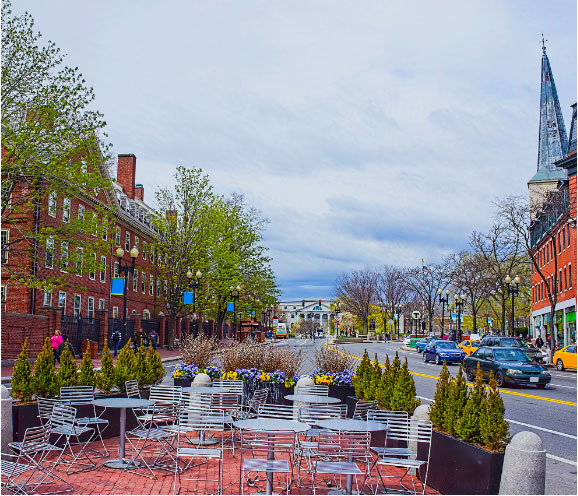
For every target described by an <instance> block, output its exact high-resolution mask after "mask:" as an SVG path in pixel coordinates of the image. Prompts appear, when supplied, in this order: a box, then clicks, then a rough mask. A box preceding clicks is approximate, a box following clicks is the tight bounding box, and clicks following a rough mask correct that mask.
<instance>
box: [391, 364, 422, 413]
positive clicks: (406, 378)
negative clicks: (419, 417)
mask: <svg viewBox="0 0 578 496" xmlns="http://www.w3.org/2000/svg"><path fill="white" fill-rule="evenodd" d="M416 394H417V393H416V390H415V382H414V380H413V377H412V376H411V373H410V372H409V368H408V365H407V358H406V359H405V360H404V362H403V365H402V367H401V369H399V371H398V373H397V377H396V378H395V385H394V387H393V394H392V396H391V401H390V403H389V407H390V408H391V409H392V410H396V411H406V412H408V413H409V414H410V415H411V414H412V413H413V411H414V410H415V409H416V408H417V407H418V406H419V404H420V403H421V401H420V400H418V399H417V398H416Z"/></svg>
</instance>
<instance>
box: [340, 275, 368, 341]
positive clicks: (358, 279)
mask: <svg viewBox="0 0 578 496" xmlns="http://www.w3.org/2000/svg"><path fill="white" fill-rule="evenodd" d="M376 286H377V272H375V271H374V270H372V269H369V268H367V269H363V270H354V271H352V272H350V273H349V274H348V273H345V272H344V273H343V274H341V275H340V276H338V278H337V281H336V288H335V293H336V295H337V297H338V298H339V299H340V300H341V301H342V303H343V306H344V307H345V308H344V310H346V311H348V312H351V313H352V314H353V315H355V316H356V317H357V318H359V320H360V321H361V324H362V326H363V333H364V334H367V332H368V324H369V323H368V317H369V314H370V307H371V304H372V303H373V301H374V298H375V291H376Z"/></svg>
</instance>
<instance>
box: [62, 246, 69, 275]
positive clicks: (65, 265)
mask: <svg viewBox="0 0 578 496" xmlns="http://www.w3.org/2000/svg"><path fill="white" fill-rule="evenodd" d="M60 270H61V271H62V272H68V243H67V242H66V241H63V242H62V244H61V245H60Z"/></svg>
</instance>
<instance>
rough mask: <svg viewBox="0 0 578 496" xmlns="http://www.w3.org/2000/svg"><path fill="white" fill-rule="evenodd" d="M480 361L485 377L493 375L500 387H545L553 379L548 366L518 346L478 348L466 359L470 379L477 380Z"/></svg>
mask: <svg viewBox="0 0 578 496" xmlns="http://www.w3.org/2000/svg"><path fill="white" fill-rule="evenodd" d="M478 363H479V364H480V368H481V369H482V374H483V375H484V379H489V378H490V375H493V376H494V377H495V379H496V382H497V383H498V386H500V387H502V386H505V385H506V384H525V385H532V384H535V385H536V387H538V388H544V387H546V384H548V383H549V382H550V381H551V380H552V376H551V375H550V372H548V369H547V368H546V367H543V366H542V365H539V364H537V363H536V362H534V361H532V360H530V358H528V356H527V355H526V353H524V352H523V351H522V350H521V349H520V348H518V347H515V348H514V347H508V348H506V347H491V348H490V347H487V346H481V347H480V348H478V349H477V350H476V351H474V352H473V353H472V354H471V355H470V356H468V357H466V359H465V360H464V368H465V369H466V376H467V378H468V380H469V381H473V380H475V378H476V369H477V367H478Z"/></svg>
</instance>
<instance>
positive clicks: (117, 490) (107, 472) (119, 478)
mask: <svg viewBox="0 0 578 496" xmlns="http://www.w3.org/2000/svg"><path fill="white" fill-rule="evenodd" d="M118 440H119V438H118V437H117V438H112V439H108V440H106V441H105V443H106V445H107V448H108V449H109V452H110V454H111V457H110V458H116V457H117V450H118ZM237 448H238V447H236V450H235V456H233V455H232V453H231V451H230V450H228V449H227V450H225V459H224V463H223V467H224V468H223V487H225V488H226V489H225V490H224V491H223V494H240V493H241V487H240V484H239V464H240V454H239V450H238V449H237ZM126 456H127V457H129V456H130V449H129V448H128V445H127V451H126ZM94 461H95V462H96V463H97V467H96V468H95V469H92V470H91V471H88V472H81V473H77V474H72V475H69V476H67V475H66V474H65V472H64V470H65V469H66V467H65V466H63V467H61V468H59V470H57V472H56V473H57V474H58V475H59V476H61V477H63V478H64V479H65V480H67V481H68V482H70V483H71V484H72V485H73V486H74V490H73V493H74V494H173V481H174V473H172V472H168V471H162V470H159V471H158V474H159V476H158V477H157V478H156V480H154V479H149V478H147V477H143V476H140V475H137V474H134V473H130V472H125V471H124V470H119V469H111V468H107V467H104V466H103V465H102V464H103V463H104V462H105V461H106V459H104V458H95V459H94ZM217 467H218V463H217V462H215V461H209V463H208V464H206V465H200V466H196V467H192V468H190V469H188V470H187V471H186V472H185V473H184V474H183V476H182V477H183V480H182V481H181V493H185V494H186V493H194V494H195V493H196V494H216V493H217V483H216V482H205V481H185V480H184V478H185V477H191V478H204V479H217V474H218V473H217ZM296 474H297V470H296V469H295V471H294V475H295V477H294V480H293V483H292V485H291V490H290V492H291V494H297V495H301V494H312V490H311V476H310V475H308V474H307V473H305V472H302V479H301V480H302V484H303V485H305V486H306V487H304V488H299V487H298V486H297V478H296ZM373 474H374V475H375V472H373ZM394 474H395V475H399V476H401V475H402V474H403V470H401V469H390V470H388V471H384V475H394ZM252 476H253V477H254V474H252ZM282 476H283V474H279V475H276V476H275V479H274V489H275V492H277V493H279V492H280V491H281V490H282V488H281V487H280V485H281V481H282V480H284V477H282ZM343 479H344V480H345V478H343ZM362 479H363V478H362V477H360V478H359V484H360V489H361V490H362V491H364V492H366V493H368V492H370V490H369V488H367V487H365V488H364V487H362V486H361V483H362ZM374 479H375V477H374ZM326 480H327V481H331V480H332V476H328V475H324V476H323V475H319V476H318V477H317V480H316V483H317V486H322V487H321V488H319V489H317V493H318V494H322V495H324V494H327V493H328V492H329V491H331V490H334V489H335V487H334V486H327V484H326V483H325V481H326ZM344 480H343V484H344ZM404 483H405V484H406V485H408V484H411V481H410V479H409V477H406V478H405V479H404ZM60 484H61V485H62V483H60ZM257 485H258V486H259V487H250V486H247V484H246V483H245V484H244V492H245V493H246V494H253V493H256V492H258V491H260V490H262V491H264V488H265V474H264V473H259V475H258V479H257ZM55 486H56V485H55ZM62 486H63V485H62ZM227 486H229V487H228V488H227ZM393 487H395V485H393V484H392V485H391V488H393ZM353 488H354V490H355V481H354V484H353ZM46 489H47V490H49V488H48V487H47V488H46ZM54 489H57V487H54ZM418 489H421V486H420V485H419V483H418ZM2 493H3V494H4V493H5V490H3V491H2ZM426 494H438V493H437V492H436V491H435V490H433V489H431V488H429V487H426Z"/></svg>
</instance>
